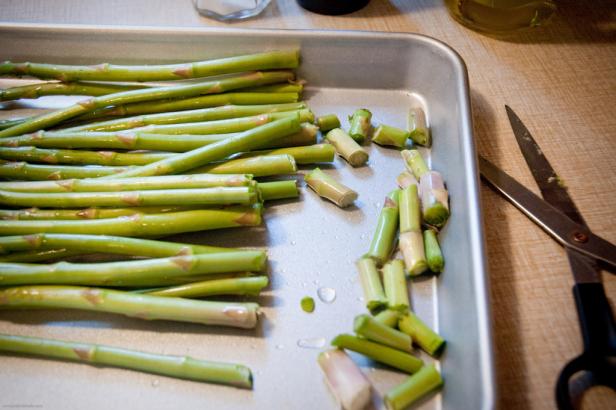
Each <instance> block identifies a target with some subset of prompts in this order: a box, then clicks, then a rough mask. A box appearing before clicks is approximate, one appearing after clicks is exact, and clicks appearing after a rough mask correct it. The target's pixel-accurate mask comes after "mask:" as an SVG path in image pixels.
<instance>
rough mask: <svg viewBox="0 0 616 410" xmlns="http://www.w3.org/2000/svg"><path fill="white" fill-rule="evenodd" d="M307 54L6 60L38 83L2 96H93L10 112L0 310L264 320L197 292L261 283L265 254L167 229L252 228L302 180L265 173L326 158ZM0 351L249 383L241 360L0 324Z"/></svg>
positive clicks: (255, 287)
mask: <svg viewBox="0 0 616 410" xmlns="http://www.w3.org/2000/svg"><path fill="white" fill-rule="evenodd" d="M298 65H299V52H298V51H297V50H291V51H273V52H264V53H260V54H252V55H243V56H237V57H228V58H221V59H212V60H207V61H198V62H191V63H181V64H170V65H145V66H122V65H113V64H100V65H96V66H67V65H52V64H39V63H12V62H4V63H0V75H3V76H10V77H23V76H26V77H34V78H38V79H40V80H43V81H42V82H37V83H35V84H32V85H25V86H19V87H13V88H8V89H4V90H1V91H0V101H12V100H18V99H22V98H38V97H42V96H47V95H84V96H87V97H84V99H83V100H80V101H79V102H78V103H76V104H74V105H70V106H68V107H65V108H61V109H56V110H53V111H50V112H47V113H44V114H41V115H36V116H32V117H28V118H16V119H10V120H5V121H3V122H2V123H1V130H0V178H2V179H3V181H2V182H0V205H1V208H2V209H0V218H2V220H1V221H0V272H1V274H0V287H1V288H0V309H14V308H18V309H27V308H68V309H82V310H90V311H97V312H105V313H110V314H122V315H127V316H130V317H133V318H136V319H145V320H174V321H185V322H194V323H201V324H204V325H219V326H232V327H238V328H246V329H250V328H254V327H255V326H257V323H258V317H259V305H258V303H254V302H243V301H238V302H230V301H216V300H202V298H208V299H209V298H216V297H218V296H226V295H239V296H246V295H248V296H257V295H259V293H260V292H261V290H262V289H264V288H265V287H266V286H267V285H268V277H267V276H266V275H265V274H264V272H265V270H266V265H267V256H266V252H265V251H264V250H260V249H234V248H221V247H214V246H206V245H201V244H192V243H178V242H173V241H166V240H160V239H158V238H161V237H165V236H168V235H173V234H180V233H186V232H198V231H205V230H213V229H223V228H225V229H226V228H248V227H253V226H258V225H260V224H261V223H262V212H263V206H264V205H263V204H264V203H266V204H267V201H271V200H276V199H284V198H296V197H298V189H297V186H296V181H295V180H288V179H286V180H279V181H271V179H270V180H269V182H261V181H258V179H257V178H260V177H275V176H279V175H287V174H295V173H296V171H297V164H314V163H321V162H331V161H333V156H334V150H333V148H332V147H331V146H330V145H328V144H316V135H317V131H318V127H317V126H316V125H314V124H312V122H313V121H314V116H313V114H312V112H311V111H310V109H309V108H308V106H307V105H306V103H304V102H302V101H301V93H302V88H303V86H302V84H301V82H296V81H295V80H296V78H295V73H294V69H295V68H297V67H298ZM187 79H193V80H192V81H190V82H186V81H179V80H187ZM161 81H164V82H165V83H164V85H160V84H161V83H158V84H154V83H152V82H161ZM17 105H18V104H17ZM6 107H7V108H10V107H11V104H6ZM90 254H105V255H113V261H102V262H90V260H91V259H89V258H87V256H88V255H90ZM0 351H4V352H13V353H19V354H33V355H42V356H46V357H51V358H60V359H64V360H78V361H84V362H89V363H94V364H105V365H111V366H121V367H127V368H132V369H138V370H143V371H149V372H155V373H161V374H165V375H170V376H175V377H181V378H188V379H194V380H200V381H207V382H215V383H223V384H230V385H234V386H239V387H244V388H251V387H252V375H251V373H250V370H249V369H248V368H246V367H244V366H241V365H234V364H224V363H215V362H206V361H200V360H195V359H192V358H185V357H176V356H160V355H155V354H149V353H143V352H135V351H128V350H124V349H119V348H115V347H108V346H96V345H89V344H84V343H77V342H70V341H58V340H48V339H40V338H32V337H22V336H13V335H0Z"/></svg>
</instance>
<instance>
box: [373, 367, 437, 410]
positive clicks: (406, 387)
mask: <svg viewBox="0 0 616 410" xmlns="http://www.w3.org/2000/svg"><path fill="white" fill-rule="evenodd" d="M442 385H443V379H441V375H440V374H439V372H438V371H437V370H436V368H435V367H434V365H428V366H425V367H422V368H421V369H420V370H419V371H418V372H417V373H415V374H414V375H412V376H411V377H409V378H408V379H406V381H404V382H403V383H401V384H400V385H398V386H396V387H394V388H393V389H391V390H390V391H388V392H387V394H386V395H385V397H384V400H385V405H386V406H387V410H403V409H406V408H408V406H410V405H411V404H413V403H414V402H415V401H417V400H418V399H420V398H421V397H423V396H425V395H426V394H428V393H430V392H431V391H433V390H435V389H437V388H439V387H441V386H442Z"/></svg>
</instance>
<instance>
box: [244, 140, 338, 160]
mask: <svg viewBox="0 0 616 410" xmlns="http://www.w3.org/2000/svg"><path fill="white" fill-rule="evenodd" d="M281 154H286V155H291V156H292V157H293V158H294V159H295V162H296V163H297V164H315V163H319V162H333V161H334V154H335V150H334V147H332V145H331V144H315V145H308V146H300V147H289V148H278V149H273V150H261V151H252V152H249V153H245V154H242V155H241V156H240V158H245V157H253V156H256V155H281Z"/></svg>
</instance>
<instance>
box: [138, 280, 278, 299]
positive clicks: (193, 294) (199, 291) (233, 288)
mask: <svg viewBox="0 0 616 410" xmlns="http://www.w3.org/2000/svg"><path fill="white" fill-rule="evenodd" d="M268 283H269V279H268V278H267V276H249V277H244V278H224V279H213V280H205V281H201V282H192V283H186V284H184V285H177V286H171V287H167V288H163V289H155V290H151V291H147V292H145V294H146V295H153V296H164V297H177V298H202V297H206V296H219V295H241V296H246V295H248V296H258V295H259V293H261V290H262V289H263V288H264V287H266V286H267V284H268Z"/></svg>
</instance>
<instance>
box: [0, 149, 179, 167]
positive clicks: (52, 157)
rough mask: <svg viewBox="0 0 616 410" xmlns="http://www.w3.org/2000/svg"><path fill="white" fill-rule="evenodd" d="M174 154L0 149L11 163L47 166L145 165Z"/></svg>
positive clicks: (0, 155) (1, 153)
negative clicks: (36, 163) (22, 162)
mask: <svg viewBox="0 0 616 410" xmlns="http://www.w3.org/2000/svg"><path fill="white" fill-rule="evenodd" d="M173 155H174V154H170V153H159V152H148V153H124V152H114V151H81V150H69V149H45V148H36V147H18V148H6V147H2V148H0V158H2V159H5V160H11V161H32V162H43V163H47V164H87V165H111V166H116V165H120V166H122V165H124V166H128V165H146V164H151V163H153V162H157V161H160V160H163V159H166V158H170V157H172V156H173Z"/></svg>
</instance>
